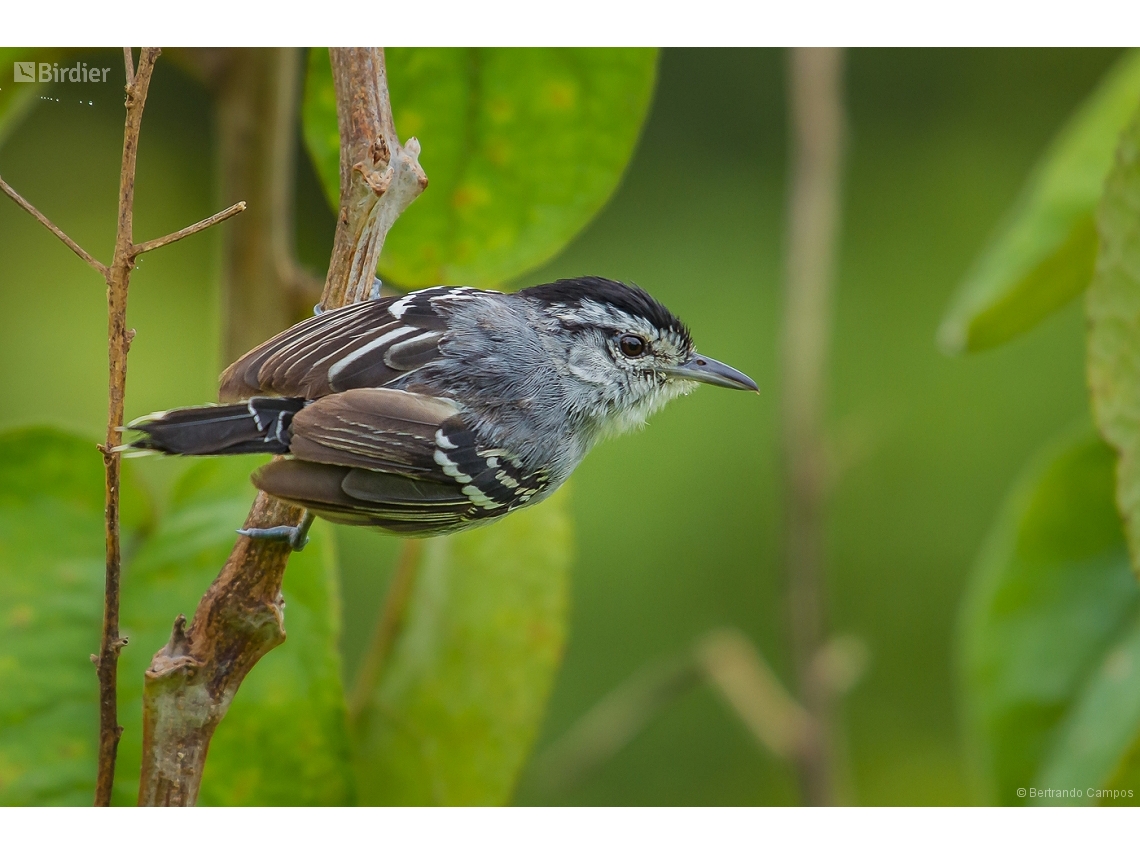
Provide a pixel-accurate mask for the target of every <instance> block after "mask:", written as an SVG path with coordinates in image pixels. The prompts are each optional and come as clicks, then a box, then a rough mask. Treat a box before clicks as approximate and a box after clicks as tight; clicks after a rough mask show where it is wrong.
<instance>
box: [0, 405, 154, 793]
mask: <svg viewBox="0 0 1140 855" xmlns="http://www.w3.org/2000/svg"><path fill="white" fill-rule="evenodd" d="M121 514H122V531H123V541H124V544H126V547H127V548H128V549H130V548H131V546H132V545H133V543H134V542H135V541H136V540H137V539H138V537H139V536H140V534H141V532H142V531H144V530H145V529H146V528H147V527H148V526H149V524H150V520H149V519H148V502H147V499H146V497H145V496H144V495H142V493H141V492H140V490H139V487H138V486H137V484H136V483H135V482H134V481H133V480H132V479H131V478H129V477H127V478H124V480H123V487H122V511H121ZM103 555H104V544H103V462H102V459H101V457H100V455H99V454H98V453H97V452H96V451H95V447H94V443H88V442H83V441H82V440H78V439H75V438H74V437H71V436H68V435H67V434H64V433H62V432H60V431H56V430H51V429H40V428H25V429H20V430H14V431H8V432H6V433H3V434H0V651H2V652H0V687H2V690H0V804H7V805H43V804H90V802H91V793H92V792H93V784H92V782H93V781H94V776H95V755H96V750H97V747H98V742H97V740H96V739H95V738H94V736H95V735H96V734H97V733H98V730H99V712H98V700H99V694H98V686H97V685H96V683H95V681H94V680H93V678H92V675H93V673H94V670H95V669H94V668H93V667H92V665H91V661H90V659H88V656H89V654H91V653H92V652H93V651H96V650H98V649H99V628H100V626H101V625H102V618H103V570H104V561H103Z"/></svg>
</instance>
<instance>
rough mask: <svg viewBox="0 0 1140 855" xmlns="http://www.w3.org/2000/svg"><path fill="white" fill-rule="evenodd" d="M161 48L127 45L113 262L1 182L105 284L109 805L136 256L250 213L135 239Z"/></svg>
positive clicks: (103, 759)
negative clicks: (144, 131) (139, 166)
mask: <svg viewBox="0 0 1140 855" xmlns="http://www.w3.org/2000/svg"><path fill="white" fill-rule="evenodd" d="M161 53H162V51H161V50H159V49H158V48H143V49H142V52H141V54H140V55H139V64H138V68H137V69H136V68H135V66H134V61H133V58H132V56H131V49H130V48H123V60H124V62H125V64H126V79H127V86H126V109H127V115H126V121H125V124H124V128H123V158H122V164H121V167H120V170H119V204H118V218H117V226H116V232H115V250H114V255H113V257H112V259H111V265H110V266H109V267H108V266H106V265H104V264H102V263H100V262H99V261H97V260H96V259H94V258H92V257H91V256H90V255H89V254H88V253H87V252H85V251H84V250H83V249H82V248H81V247H80V246H79V245H78V244H77V243H76V242H75V241H73V240H72V239H71V238H70V237H68V236H67V235H66V234H64V232H63V231H62V230H61V229H59V228H58V227H57V226H56V225H55V224H54V223H52V222H51V221H50V220H49V219H48V218H47V217H45V216H44V215H43V214H41V213H40V212H39V211H37V210H36V209H35V208H34V207H33V206H32V205H31V204H30V203H28V202H27V201H25V200H24V199H23V197H21V196H20V194H19V193H17V192H16V191H15V190H13V189H12V188H11V187H10V186H9V185H8V184H7V183H5V182H4V180H3V179H0V189H3V190H4V192H5V193H7V194H8V196H10V197H11V198H12V199H13V200H15V202H16V203H17V204H18V205H19V206H20V207H22V208H23V209H24V210H25V211H27V212H28V213H29V214H31V215H32V216H33V217H35V218H36V219H37V220H39V221H40V222H41V223H43V224H44V225H45V226H47V228H49V229H50V230H51V231H52V233H53V234H55V236H56V237H58V238H59V239H60V240H61V241H63V242H64V243H65V244H66V245H67V246H68V247H70V249H71V250H72V252H74V253H75V254H76V255H78V256H79V257H80V258H82V259H83V260H84V261H86V262H87V263H88V264H90V265H91V266H92V267H94V268H95V269H96V270H98V271H99V273H100V274H101V275H102V276H103V279H104V281H105V282H106V284H107V362H108V379H107V438H106V442H105V443H103V444H101V445H99V446H98V448H99V451H100V452H102V454H103V467H104V472H105V475H106V502H105V511H104V524H105V528H106V540H107V549H106V558H107V572H106V577H105V581H104V589H103V629H102V635H101V639H100V644H99V653H98V654H92V656H91V661H92V662H94V663H95V667H96V671H97V673H98V677H99V758H98V768H97V773H96V781H95V804H96V805H97V806H107V805H110V803H111V793H112V790H113V788H114V783H115V759H116V755H117V753H118V747H119V738H120V737H121V736H122V732H123V729H122V728H121V727H120V726H119V722H118V709H117V683H118V667H119V652H120V651H121V650H122V648H123V645H125V644H126V643H127V639H126V638H124V637H122V636H120V635H119V582H120V575H121V569H122V553H121V547H120V542H119V488H120V480H121V478H120V476H121V469H120V466H121V460H120V457H119V454H118V453H117V452H116V451H115V450H114V449H115V446H116V445H117V443H118V441H119V439H120V437H119V430H120V426H121V425H122V424H123V405H124V401H125V399H126V390H127V353H128V352H129V350H130V346H131V341H132V340H133V339H134V337H135V331H134V330H129V329H127V294H128V291H129V290H130V278H131V271H132V270H133V269H134V266H135V259H136V258H137V257H138V256H139V255H141V254H142V253H144V252H149V251H150V250H152V249H158V248H159V247H160V246H166V245H167V244H169V243H173V242H174V241H176V240H181V239H182V238H184V237H188V236H190V235H192V234H196V233H197V232H200V231H202V230H203V229H206V228H209V227H210V226H212V225H214V224H216V223H220V222H221V221H222V220H225V219H228V218H229V217H232V216H233V215H234V214H237V213H240V212H241V211H243V210H245V203H244V202H239V203H238V204H237V205H234V206H232V207H230V208H228V209H226V210H225V211H222V212H221V213H219V214H215V215H214V216H212V217H209V218H207V219H205V220H202V222H200V223H195V224H194V225H192V226H188V227H187V228H184V229H181V230H180V231H178V232H175V233H174V234H172V235H167V236H166V237H164V238H159V239H157V240H153V241H147V242H146V243H143V244H135V243H134V240H133V237H132V235H133V228H134V205H135V166H136V163H137V160H138V147H139V131H140V129H141V127H142V115H143V110H144V108H145V107H146V98H147V92H148V90H149V88H150V80H151V75H152V73H153V71H154V63H155V61H156V60H157V59H158V57H159V54H161Z"/></svg>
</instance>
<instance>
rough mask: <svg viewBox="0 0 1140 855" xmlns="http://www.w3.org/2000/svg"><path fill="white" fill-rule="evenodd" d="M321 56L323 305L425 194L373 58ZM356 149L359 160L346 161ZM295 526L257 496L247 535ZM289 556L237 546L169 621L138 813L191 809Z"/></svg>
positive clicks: (362, 292)
mask: <svg viewBox="0 0 1140 855" xmlns="http://www.w3.org/2000/svg"><path fill="white" fill-rule="evenodd" d="M330 59H331V61H332V67H333V79H334V83H335V85H336V90H337V107H338V115H339V116H340V118H341V124H340V127H341V166H342V177H343V176H344V175H345V173H346V169H347V173H348V176H349V177H348V181H347V184H345V185H342V188H341V215H340V218H339V219H338V222H337V231H336V235H335V237H334V241H333V251H332V258H331V260H330V264H329V273H328V277H327V278H326V280H325V292H324V295H323V303H324V306H325V308H335V307H337V306H341V305H345V304H346V303H347V302H351V301H352V300H353V299H359V298H361V297H362V296H366V295H367V294H368V291H369V289H370V287H371V284H372V280H373V276H374V273H375V269H376V261H377V255H378V253H379V249H380V247H382V246H383V243H384V239H385V237H386V236H387V233H388V230H389V229H390V228H391V226H392V224H393V223H394V222H395V220H396V217H397V216H399V214H400V213H401V212H402V211H403V210H404V209H405V208H406V207H407V206H408V205H409V204H411V202H412V201H413V200H414V199H415V198H416V197H417V196H418V195H419V194H420V192H422V190H423V188H424V187H425V186H426V185H427V177H426V176H425V175H424V173H423V170H422V169H421V168H420V166H419V162H418V159H417V155H418V154H419V144H418V143H416V142H415V140H409V141H408V143H407V145H406V146H400V145H399V143H398V141H397V140H396V139H395V138H394V137H393V138H392V139H390V140H389V139H385V138H384V136H383V133H384V125H383V123H382V121H381V118H380V117H381V114H382V113H387V114H390V113H391V105H390V104H388V103H387V93H386V90H385V91H384V93H383V95H381V93H380V88H379V83H378V81H379V80H381V79H383V78H382V69H383V62H384V57H383V52H382V51H381V50H380V49H379V48H334V49H331V50H330ZM381 101H383V103H381ZM349 113H351V117H352V121H351V122H348V124H347V126H346V123H345V120H344V117H345V116H346V115H347V114H349ZM346 128H347V129H346ZM361 151H363V152H365V153H366V154H367V159H366V160H363V161H362V160H361V159H360V158H358V157H355V156H356V155H357V154H358V153H360V152H361ZM346 163H347V164H348V166H347V168H346V166H345V165H346ZM376 176H384V177H386V178H387V179H388V180H387V181H386V182H380V181H377V180H375V179H376ZM370 179H372V180H370ZM300 518H301V512H300V510H299V509H298V508H295V507H292V506H289V505H286V504H284V503H283V502H279V501H277V500H276V499H273V498H272V497H270V496H267V495H266V494H264V493H259V494H258V496H257V499H256V500H255V502H254V505H253V507H252V508H251V510H250V512H249V516H247V517H246V523H245V528H247V529H249V528H269V527H272V526H278V525H296V524H297V523H298V522H299V521H300ZM289 555H290V549H289V547H288V546H287V545H285V544H282V543H275V542H272V541H266V540H254V539H251V538H246V537H243V538H241V539H240V540H238V542H237V543H236V544H235V546H234V549H233V551H232V552H231V553H230V557H229V559H228V560H227V561H226V564H225V566H224V567H223V568H222V570H221V572H220V573H219V575H218V578H217V579H215V580H214V583H213V584H212V585H211V586H210V588H209V590H207V591H206V593H205V594H204V595H203V597H202V599H201V601H200V602H199V603H198V608H197V610H196V611H195V613H194V620H193V622H192V623H191V624H190V626H189V628H186V627H185V621H184V619H180V621H178V622H176V623H175V627H174V631H173V633H172V634H171V638H170V641H169V643H168V644H167V645H166V646H165V647H164V648H163V649H162V650H160V651H158V653H156V654H155V656H154V659H153V660H152V662H151V667H150V669H148V671H147V673H146V681H145V686H144V690H143V767H142V776H141V780H140V783H139V804H144V805H160V804H166V805H192V804H194V803H195V802H196V801H197V797H198V788H199V786H200V784H201V779H202V769H203V766H204V764H205V760H206V753H207V751H208V749H209V745H210V740H211V738H212V737H213V734H214V730H215V729H216V728H217V726H218V723H219V722H220V721H221V720H222V719H223V718H224V716H225V714H226V712H227V710H228V709H229V705H230V702H231V700H232V699H233V697H234V694H235V693H236V692H237V691H238V688H239V687H240V686H241V683H242V681H243V680H244V679H245V676H246V675H247V674H248V673H249V671H250V669H252V668H253V667H254V666H255V665H256V664H257V662H258V661H260V659H261V657H262V656H264V655H265V654H266V653H268V652H269V651H270V650H272V649H273V648H274V647H276V646H277V645H278V644H281V643H282V642H283V641H284V640H285V629H284V622H283V621H284V616H283V612H282V607H283V605H284V600H283V599H282V597H281V582H282V580H283V578H284V574H285V566H286V563H287V562H288V559H289Z"/></svg>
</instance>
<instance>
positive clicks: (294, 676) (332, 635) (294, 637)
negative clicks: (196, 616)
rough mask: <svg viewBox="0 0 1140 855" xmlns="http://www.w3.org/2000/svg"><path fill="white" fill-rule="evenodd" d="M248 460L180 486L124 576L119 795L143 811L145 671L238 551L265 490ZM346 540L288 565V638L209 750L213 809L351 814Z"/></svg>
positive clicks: (312, 548) (194, 473)
mask: <svg viewBox="0 0 1140 855" xmlns="http://www.w3.org/2000/svg"><path fill="white" fill-rule="evenodd" d="M252 468H253V464H252V463H251V461H250V459H249V458H228V459H226V458H222V459H213V460H203V461H199V462H197V463H195V464H194V466H193V467H192V468H191V469H190V470H189V471H188V472H187V473H186V474H185V475H184V476H183V478H182V480H181V481H180V482H179V483H178V484H177V485H176V486H175V490H174V496H173V500H172V502H171V507H170V508H169V509H168V511H167V513H166V514H165V515H164V516H163V518H162V520H161V521H160V522H159V524H158V527H157V530H156V531H155V533H154V536H153V537H151V538H149V539H148V540H147V541H146V542H145V544H144V545H143V547H142V548H141V549H140V550H139V553H138V556H137V557H136V558H135V559H134V560H133V561H131V563H130V565H129V567H128V568H127V571H126V572H125V574H124V578H123V631H124V633H125V634H127V635H129V636H130V639H131V643H130V646H128V647H127V648H126V649H125V650H124V651H123V655H122V658H121V661H120V666H119V668H120V674H121V675H122V676H121V678H120V679H121V688H120V697H119V707H120V720H121V721H122V723H123V725H124V727H125V728H126V732H125V733H124V735H123V744H122V746H121V747H120V755H119V756H120V772H119V774H118V775H117V778H116V797H117V799H118V800H119V801H122V802H124V803H134V801H135V799H136V796H137V793H138V770H139V763H140V756H141V733H142V715H141V711H142V674H143V672H144V671H145V670H146V668H147V666H149V664H150V659H151V656H153V655H154V652H155V651H156V650H158V649H159V648H160V647H162V646H163V645H164V644H165V643H166V641H167V639H168V638H169V637H170V628H171V624H172V623H173V621H174V618H175V616H176V615H178V614H179V613H183V614H185V615H187V616H188V617H189V616H191V615H193V613H194V608H195V606H196V605H197V602H198V599H199V598H200V597H201V596H202V593H203V592H204V591H205V590H206V588H207V586H209V584H210V582H212V581H213V579H214V577H215V576H216V575H217V573H218V570H219V569H220V568H221V566H222V564H223V563H224V562H225V560H226V556H227V555H229V552H230V548H231V547H232V546H233V542H234V538H235V534H234V530H235V529H237V528H240V527H241V525H242V523H243V522H244V520H245V515H246V513H247V512H248V511H249V506H250V502H251V501H252V500H253V496H254V490H253V487H252V486H251V485H250V483H249V473H250V471H251V469H252ZM334 541H335V539H334V538H333V537H332V536H331V533H330V532H328V531H327V530H326V528H325V526H324V524H323V523H320V522H318V523H317V524H316V525H314V526H313V530H312V539H311V543H310V544H309V545H308V546H307V547H306V548H305V550H304V551H303V552H299V553H296V554H294V555H293V556H292V557H291V558H290V559H289V570H288V572H287V573H286V574H285V584H284V588H283V593H284V596H285V603H286V609H285V628H286V632H287V633H288V639H287V641H286V642H285V644H283V645H282V646H280V647H278V648H276V649H274V650H272V651H270V652H269V653H268V654H267V655H266V656H265V658H264V659H262V660H261V662H259V663H258V665H257V667H256V668H254V669H253V671H251V672H250V674H249V676H248V677H246V679H245V681H244V682H243V683H242V686H241V689H240V690H239V691H238V693H237V695H236V696H235V698H234V701H233V705H232V706H231V707H230V710H229V712H228V713H227V715H226V718H225V719H224V720H223V721H222V723H221V724H220V725H219V726H218V729H217V732H216V734H215V736H214V739H213V741H212V743H211V745H210V754H209V759H208V761H207V763H206V771H205V774H204V776H203V779H202V789H201V793H200V799H199V800H200V803H201V804H204V805H209V804H214V805H343V804H347V803H349V802H350V801H351V798H352V794H351V770H350V765H349V755H348V741H347V734H346V730H345V719H344V693H343V690H342V687H341V676H340V658H339V653H338V649H337V641H338V636H339V631H340V618H339V608H340V601H339V595H338V593H337V576H336V558H335V554H334Z"/></svg>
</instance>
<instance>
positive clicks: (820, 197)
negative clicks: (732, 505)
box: [783, 48, 844, 805]
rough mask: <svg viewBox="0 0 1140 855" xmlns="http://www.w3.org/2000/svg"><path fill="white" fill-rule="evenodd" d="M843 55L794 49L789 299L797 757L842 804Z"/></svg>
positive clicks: (788, 499) (789, 502) (788, 482)
mask: <svg viewBox="0 0 1140 855" xmlns="http://www.w3.org/2000/svg"><path fill="white" fill-rule="evenodd" d="M842 60H843V57H842V52H841V51H840V50H839V49H835V48H795V49H793V50H792V51H791V55H790V65H789V78H790V79H789V101H790V109H791V131H792V177H791V194H790V200H789V210H788V214H789V237H788V255H787V271H786V282H785V305H784V340H783V372H784V376H783V422H784V424H783V442H784V458H785V473H784V498H785V508H786V511H785V513H786V529H785V550H786V552H785V556H786V561H787V574H788V586H789V606H790V621H791V639H792V655H793V659H794V663H795V670H796V675H797V682H798V686H799V692H800V698H801V703H802V704H803V706H804V708H805V709H807V711H808V713H809V714H810V716H811V718H812V720H813V721H814V725H815V726H814V728H813V736H812V738H811V739H810V740H809V742H808V744H807V745H806V746H805V749H804V751H803V752H802V754H801V755H800V756H799V757H798V759H797V763H796V765H797V772H798V775H799V779H800V785H801V789H802V791H803V795H804V800H805V801H806V802H808V803H809V804H813V805H827V804H834V803H835V798H836V796H835V774H834V761H833V749H832V744H831V717H832V710H831V705H832V700H831V693H830V692H829V691H828V689H827V687H825V686H822V685H820V681H819V680H817V679H815V678H814V676H813V672H814V669H813V667H812V666H813V662H814V660H815V657H816V654H817V652H818V651H819V649H820V646H821V644H822V642H823V638H824V615H825V610H826V597H825V595H824V541H825V519H824V506H825V502H826V493H827V479H828V472H827V449H826V439H825V432H824V410H825V403H826V386H827V359H828V345H829V338H830V327H831V300H832V289H833V279H834V268H835V254H836V243H837V236H838V220H839V206H840V185H841V168H842V149H843V124H844V120H843V99H842Z"/></svg>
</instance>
